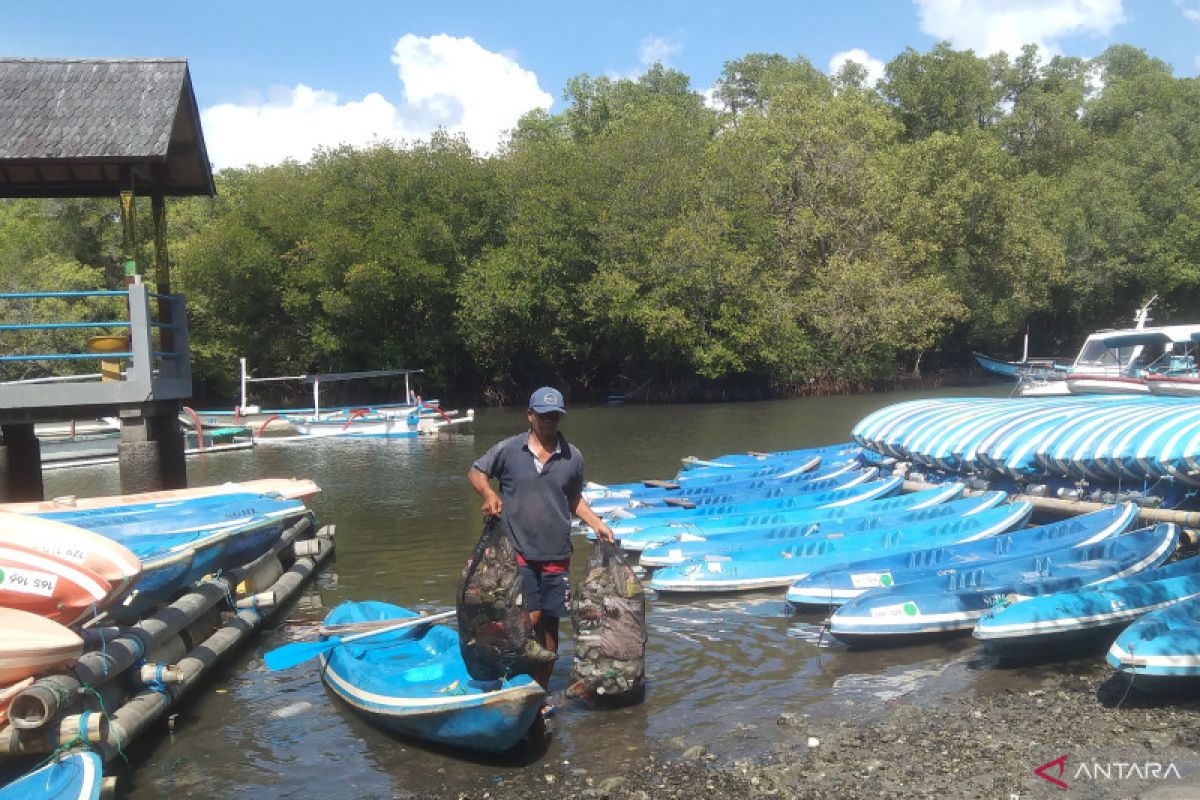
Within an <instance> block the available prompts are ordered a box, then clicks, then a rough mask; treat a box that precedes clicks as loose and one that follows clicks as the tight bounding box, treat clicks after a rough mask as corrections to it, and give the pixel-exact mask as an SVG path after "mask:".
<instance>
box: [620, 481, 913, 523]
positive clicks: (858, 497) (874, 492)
mask: <svg viewBox="0 0 1200 800" xmlns="http://www.w3.org/2000/svg"><path fill="white" fill-rule="evenodd" d="M903 485H904V479H903V478H899V477H894V478H884V479H883V480H876V481H866V482H865V483H853V484H852V485H850V486H842V487H841V488H838V489H826V490H823V491H814V492H798V493H791V492H774V493H771V494H770V495H769V496H767V497H763V496H761V495H759V496H757V497H753V496H750V497H748V496H746V495H742V496H741V497H740V498H735V499H733V500H722V498H720V497H717V498H702V499H701V500H700V501H699V502H697V503H696V505H695V507H694V508H646V509H639V510H638V511H637V512H636V514H635V513H633V512H629V511H622V512H617V513H616V515H615V516H616V518H617V519H627V520H637V523H638V525H640V526H641V527H646V526H647V525H650V524H654V525H661V524H663V523H667V522H690V521H693V520H697V519H703V518H705V517H716V516H728V515H730V514H749V513H752V512H756V511H784V510H786V509H800V508H837V507H838V506H848V505H853V504H854V503H861V502H864V501H866V500H875V499H878V498H880V497H889V496H891V495H893V494H896V493H897V492H899V491H900V487H901V486H903ZM710 501H711V502H710ZM617 524H618V525H620V524H621V523H620V522H618V523H617ZM610 527H612V525H611V523H610Z"/></svg>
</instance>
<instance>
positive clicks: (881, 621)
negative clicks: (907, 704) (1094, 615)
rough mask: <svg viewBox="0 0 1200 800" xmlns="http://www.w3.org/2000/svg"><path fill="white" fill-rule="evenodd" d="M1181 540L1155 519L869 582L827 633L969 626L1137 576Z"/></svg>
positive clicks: (911, 634)
mask: <svg viewBox="0 0 1200 800" xmlns="http://www.w3.org/2000/svg"><path fill="white" fill-rule="evenodd" d="M1178 543H1179V528H1178V527H1177V526H1175V525H1170V524H1160V525H1156V526H1154V527H1153V528H1143V529H1141V530H1137V531H1133V532H1131V533H1126V534H1123V535H1121V536H1117V537H1114V538H1111V539H1106V540H1105V541H1102V542H1099V543H1097V544H1092V545H1087V546H1084V547H1072V548H1064V549H1061V550H1051V551H1048V552H1043V553H1038V554H1032V555H1027V556H1022V557H1019V558H1012V559H1006V560H1002V561H993V562H989V563H987V564H984V565H981V566H979V567H976V568H975V569H970V570H960V571H956V572H955V573H953V574H951V575H946V576H939V577H935V578H930V579H928V580H922V581H914V582H912V583H904V584H900V585H898V586H894V587H891V588H886V589H873V590H871V591H869V592H867V593H866V594H863V595H861V596H859V597H856V598H854V599H853V600H851V601H850V602H848V603H846V604H845V605H843V606H842V607H841V608H839V609H838V610H837V611H835V612H834V613H833V615H832V616H831V617H830V620H829V632H830V633H831V634H833V636H834V637H836V638H837V639H839V640H841V641H843V642H845V643H847V644H850V645H864V646H880V645H891V644H902V643H906V642H911V641H919V640H922V639H926V638H931V637H937V636H946V635H950V634H962V633H967V632H969V631H971V630H972V629H973V628H974V627H975V623H976V622H978V621H979V618H980V617H982V616H983V614H984V612H986V611H987V610H988V609H991V608H994V607H995V606H997V605H999V604H1003V603H1016V602H1020V601H1022V600H1025V599H1028V598H1030V597H1036V596H1038V595H1043V594H1049V593H1050V592H1060V591H1067V590H1071V589H1077V588H1079V587H1081V586H1086V585H1088V584H1092V583H1100V582H1102V581H1109V580H1116V579H1118V578H1125V577H1128V576H1130V575H1136V574H1137V573H1139V572H1141V571H1143V570H1146V569H1152V568H1153V567H1157V566H1158V565H1160V564H1162V563H1163V562H1164V561H1166V560H1167V558H1169V557H1170V556H1171V554H1172V553H1174V552H1175V547H1176V545H1178Z"/></svg>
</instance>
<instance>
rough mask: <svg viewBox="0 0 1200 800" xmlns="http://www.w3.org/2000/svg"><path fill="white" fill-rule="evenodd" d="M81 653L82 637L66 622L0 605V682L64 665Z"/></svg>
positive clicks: (13, 680)
mask: <svg viewBox="0 0 1200 800" xmlns="http://www.w3.org/2000/svg"><path fill="white" fill-rule="evenodd" d="M82 654H83V639H81V638H79V636H78V635H76V634H75V632H74V631H72V630H71V629H70V628H68V627H66V626H65V625H60V624H58V623H57V622H52V621H51V620H48V619H46V618H45V617H41V616H38V615H37V614H30V613H28V612H26V611H18V610H16V609H12V608H0V685H8V684H11V683H16V682H17V681H22V680H24V679H25V678H28V677H29V676H31V675H37V674H38V673H41V672H48V671H50V670H53V669H55V668H56V667H61V666H64V665H65V664H69V663H70V662H72V661H75V660H76V659H77V658H79V656H80V655H82Z"/></svg>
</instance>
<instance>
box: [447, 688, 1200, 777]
mask: <svg viewBox="0 0 1200 800" xmlns="http://www.w3.org/2000/svg"><path fill="white" fill-rule="evenodd" d="M1009 677H1012V676H1009ZM1003 683H1004V684H1005V685H1004V686H998V687H992V688H989V687H986V686H985V687H980V686H978V685H977V686H976V688H973V689H970V690H968V691H964V692H959V693H952V694H942V693H941V690H940V689H939V687H938V686H936V685H931V686H929V687H925V688H924V689H922V690H920V691H917V692H913V693H911V694H909V695H907V696H905V697H903V698H899V699H897V700H895V701H893V702H891V703H888V704H885V705H884V706H882V707H880V708H877V709H873V710H870V711H865V712H864V711H862V710H860V709H857V708H855V709H847V714H846V715H844V716H836V717H823V718H810V717H807V716H801V715H794V714H783V715H781V716H780V717H779V718H778V719H777V720H776V723H775V725H774V730H771V731H761V730H759V731H755V732H754V734H755V735H757V736H759V737H761V738H765V739H767V740H769V741H770V742H771V745H770V747H769V748H768V750H767V752H766V753H764V754H763V755H761V756H759V757H757V758H754V759H752V760H747V759H740V760H739V759H734V760H729V759H727V758H725V757H723V756H722V754H721V753H719V752H710V751H709V750H708V749H706V748H705V747H704V746H703V745H701V744H696V743H692V744H689V743H687V742H685V741H680V740H675V741H670V742H662V743H661V747H660V752H656V753H650V754H639V755H636V756H633V757H631V759H630V762H629V764H628V768H627V769H623V770H621V772H620V774H615V775H614V774H593V773H592V772H590V771H589V770H587V769H586V767H585V765H569V764H561V765H557V764H556V765H547V764H544V763H538V764H534V765H532V766H530V767H529V768H528V769H526V770H524V771H523V773H522V775H521V777H520V778H518V779H508V780H506V781H504V782H503V783H502V784H499V785H496V784H493V785H490V786H488V787H486V788H482V787H481V788H480V789H479V791H478V792H470V793H457V794H454V795H448V796H453V797H458V798H487V799H489V800H490V798H507V797H522V798H524V797H533V798H614V800H623V799H625V798H630V799H633V798H637V799H638V800H646V799H649V798H720V797H739V798H750V797H780V798H822V799H823V798H859V797H887V798H899V797H903V798H937V799H938V800H944V798H1005V800H1008V799H1009V798H1025V797H1070V798H1124V797H1146V798H1156V799H1157V800H1168V799H1174V798H1196V797H1200V693H1197V694H1193V695H1190V696H1183V697H1180V696H1179V695H1175V696H1171V697H1166V696H1162V695H1150V694H1144V693H1142V692H1139V691H1130V690H1129V688H1130V687H1129V685H1128V681H1126V680H1125V679H1124V678H1121V677H1119V676H1114V675H1113V674H1112V673H1111V672H1109V671H1107V670H1105V669H1102V668H1100V669H1088V670H1084V671H1083V672H1082V673H1074V672H1071V671H1069V670H1064V671H1061V672H1060V671H1051V672H1049V673H1047V672H1031V674H1030V675H1029V676H1028V678H1025V677H1024V676H1018V678H1017V679H1016V680H1006V681H1004V682H1003ZM572 722H574V720H572ZM1043 765H1045V766H1043ZM1039 768H1041V773H1042V775H1039V774H1037V773H1035V770H1037V769H1039ZM1051 779H1053V780H1051Z"/></svg>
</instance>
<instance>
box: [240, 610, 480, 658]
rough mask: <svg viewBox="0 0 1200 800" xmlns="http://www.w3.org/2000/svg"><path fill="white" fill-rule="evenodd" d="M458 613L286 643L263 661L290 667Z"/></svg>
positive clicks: (449, 612) (268, 654) (402, 621)
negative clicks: (324, 637)
mask: <svg viewBox="0 0 1200 800" xmlns="http://www.w3.org/2000/svg"><path fill="white" fill-rule="evenodd" d="M456 613H457V612H455V611H443V612H441V613H439V614H430V615H429V616H427V617H406V618H404V619H402V620H400V621H399V622H396V623H394V624H391V625H384V626H383V627H382V628H378V629H376V630H373V631H366V632H365V633H356V634H354V635H353V636H331V637H330V638H328V639H322V640H321V641H318V642H292V643H291V644H285V645H284V646H283V647H276V648H275V649H274V650H270V651H268V652H267V654H266V655H264V656H263V661H264V662H265V663H266V665H267V669H270V670H280V669H288V668H289V667H294V666H296V665H297V664H302V663H304V662H305V661H308V660H309V659H310V658H316V657H317V656H319V655H321V654H323V653H328V652H330V651H331V650H334V649H336V648H338V647H340V646H342V645H343V644H349V643H350V642H354V641H357V640H359V639H366V638H367V637H369V636H378V635H379V634H381V633H389V632H391V631H399V630H403V629H405V628H415V627H418V626H421V625H428V624H429V623H431V622H437V621H438V620H442V619H449V618H450V617H453V616H454V615H455V614H456ZM381 621H383V620H381Z"/></svg>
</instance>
